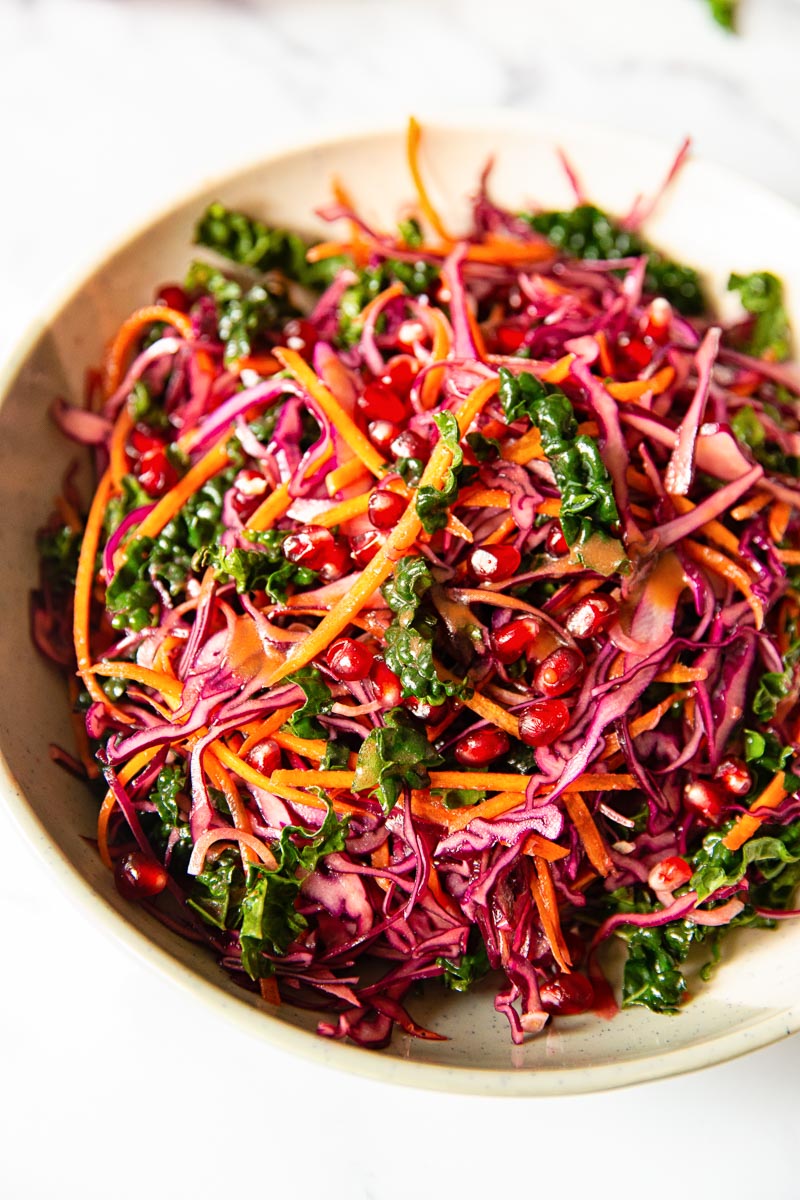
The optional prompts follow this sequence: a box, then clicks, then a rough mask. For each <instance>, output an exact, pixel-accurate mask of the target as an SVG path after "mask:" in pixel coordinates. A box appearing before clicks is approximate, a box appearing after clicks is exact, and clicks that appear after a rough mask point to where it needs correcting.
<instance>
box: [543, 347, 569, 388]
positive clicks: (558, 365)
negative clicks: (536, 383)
mask: <svg viewBox="0 0 800 1200" xmlns="http://www.w3.org/2000/svg"><path fill="white" fill-rule="evenodd" d="M574 361H575V355H574V354H565V355H564V357H563V358H558V359H556V361H555V362H554V363H553V364H552V365H551V366H549V367H548V368H547V370H546V371H545V373H544V375H542V379H543V380H544V382H545V383H563V382H564V380H565V379H566V378H567V376H568V375H569V373H570V371H571V370H572V364H573V363H574Z"/></svg>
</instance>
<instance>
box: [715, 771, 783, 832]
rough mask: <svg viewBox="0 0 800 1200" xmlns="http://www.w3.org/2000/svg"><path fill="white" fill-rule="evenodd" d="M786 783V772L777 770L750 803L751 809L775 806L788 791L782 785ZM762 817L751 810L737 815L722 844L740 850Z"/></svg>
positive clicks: (761, 820) (760, 823)
mask: <svg viewBox="0 0 800 1200" xmlns="http://www.w3.org/2000/svg"><path fill="white" fill-rule="evenodd" d="M785 783H786V774H785V772H783V771H778V773H777V775H776V776H775V777H774V778H773V779H771V780H770V782H769V783H768V784H767V786H766V787H765V788H764V791H763V792H762V793H761V795H760V796H757V797H756V798H755V800H754V801H753V803H752V804H751V805H750V808H751V810H760V809H762V808H777V807H778V805H779V804H780V803H781V801H782V800H784V799H785V798H786V796H787V795H788V792H787V791H786V787H785V786H784V785H785ZM762 823H763V818H761V817H754V816H753V814H752V811H751V812H749V813H743V814H742V816H740V817H739V819H738V820H737V822H736V824H735V825H734V826H733V828H732V829H731V830H729V832H728V833H726V835H725V837H724V838H723V839H722V844H723V846H725V848H726V849H727V850H740V849H741V848H742V846H743V845H744V844H745V842H747V841H749V840H750V838H751V837H752V836H753V834H754V833H756V832H757V830H759V829H760V828H761V825H762Z"/></svg>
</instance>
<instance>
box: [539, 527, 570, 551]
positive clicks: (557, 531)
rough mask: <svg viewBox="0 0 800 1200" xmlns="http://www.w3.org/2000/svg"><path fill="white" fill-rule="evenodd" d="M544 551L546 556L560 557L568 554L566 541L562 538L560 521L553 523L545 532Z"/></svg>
mask: <svg viewBox="0 0 800 1200" xmlns="http://www.w3.org/2000/svg"><path fill="white" fill-rule="evenodd" d="M544 544H545V549H546V550H547V553H548V554H555V555H558V556H560V555H562V554H568V553H569V546H568V545H567V539H566V538H565V537H564V530H563V529H562V528H561V522H560V521H553V524H552V525H551V526H550V528H549V529H548V531H547V538H546V539H545V543H544Z"/></svg>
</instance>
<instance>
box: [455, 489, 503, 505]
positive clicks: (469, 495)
mask: <svg viewBox="0 0 800 1200" xmlns="http://www.w3.org/2000/svg"><path fill="white" fill-rule="evenodd" d="M457 503H458V504H459V505H460V506H461V507H462V508H510V507H511V497H510V496H509V494H508V492H507V491H505V490H504V489H503V488H482V487H478V488H472V489H471V490H468V489H467V488H465V489H464V491H463V493H462V495H460V496H459V497H458V501H457Z"/></svg>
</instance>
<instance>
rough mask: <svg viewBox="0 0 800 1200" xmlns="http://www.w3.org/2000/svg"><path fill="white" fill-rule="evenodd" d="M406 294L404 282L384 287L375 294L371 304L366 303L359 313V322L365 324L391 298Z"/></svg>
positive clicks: (394, 298)
mask: <svg viewBox="0 0 800 1200" xmlns="http://www.w3.org/2000/svg"><path fill="white" fill-rule="evenodd" d="M405 294H406V289H405V285H404V284H402V283H390V284H389V286H388V287H387V288H384V289H383V291H382V292H378V295H377V296H373V298H372V299H371V300H370V302H369V304H366V305H365V306H364V307H363V308H362V310H361V312H360V313H359V314H358V320H359V324H360V325H363V324H364V322H365V321H366V320H367V319H368V318H369V317H370V316H371V315H372V313H374V312H375V310H376V309H377V308H380V307H381V306H382V305H384V304H388V303H389V302H390V300H396V299H397V297H398V296H404V295H405Z"/></svg>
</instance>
